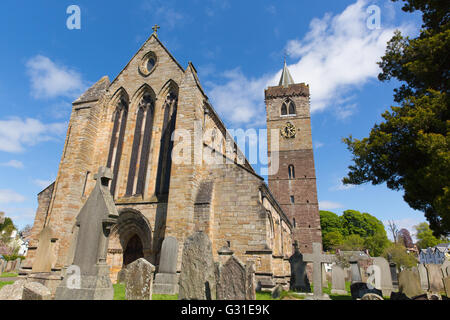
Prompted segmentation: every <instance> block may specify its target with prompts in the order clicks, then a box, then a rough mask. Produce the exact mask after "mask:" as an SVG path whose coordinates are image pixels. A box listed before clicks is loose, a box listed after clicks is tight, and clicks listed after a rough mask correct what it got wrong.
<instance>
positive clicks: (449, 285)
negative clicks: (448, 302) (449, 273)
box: [442, 277, 450, 299]
mask: <svg viewBox="0 0 450 320" xmlns="http://www.w3.org/2000/svg"><path fill="white" fill-rule="evenodd" d="M442 282H444V288H445V294H446V295H447V298H449V299H450V277H445V278H444V279H442Z"/></svg>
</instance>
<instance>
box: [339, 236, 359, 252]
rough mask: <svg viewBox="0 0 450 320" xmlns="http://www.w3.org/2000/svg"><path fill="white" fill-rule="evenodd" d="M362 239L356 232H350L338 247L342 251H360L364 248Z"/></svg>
mask: <svg viewBox="0 0 450 320" xmlns="http://www.w3.org/2000/svg"><path fill="white" fill-rule="evenodd" d="M364 247H365V245H364V239H363V238H362V237H361V236H360V235H358V234H351V235H349V236H347V237H345V239H344V241H343V242H342V244H341V245H340V246H339V249H341V250H344V251H361V250H364Z"/></svg>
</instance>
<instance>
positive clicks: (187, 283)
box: [178, 232, 216, 300]
mask: <svg viewBox="0 0 450 320" xmlns="http://www.w3.org/2000/svg"><path fill="white" fill-rule="evenodd" d="M178 286H179V294H178V298H179V299H180V300H216V276H215V265H214V259H213V253H212V245H211V240H209V238H208V236H207V235H206V234H205V233H203V232H196V233H194V234H193V235H191V236H190V237H188V238H187V239H186V241H185V242H184V247H183V256H182V263H181V274H180V279H179V281H178Z"/></svg>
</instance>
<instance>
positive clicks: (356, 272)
mask: <svg viewBox="0 0 450 320" xmlns="http://www.w3.org/2000/svg"><path fill="white" fill-rule="evenodd" d="M349 262H350V272H351V279H352V283H356V282H362V277H361V270H360V269H359V264H358V260H350V261H349Z"/></svg>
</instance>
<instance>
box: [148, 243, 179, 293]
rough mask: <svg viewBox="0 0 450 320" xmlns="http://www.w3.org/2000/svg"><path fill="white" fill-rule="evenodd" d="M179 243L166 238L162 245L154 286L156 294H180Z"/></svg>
mask: <svg viewBox="0 0 450 320" xmlns="http://www.w3.org/2000/svg"><path fill="white" fill-rule="evenodd" d="M177 259H178V241H177V239H176V238H174V237H166V238H165V239H164V241H163V243H162V248H161V256H160V259H159V261H160V262H159V268H158V273H157V274H156V277H155V283H154V284H153V292H154V293H155V294H170V295H174V294H176V293H177V292H178V283H177V282H178V281H177V280H178V278H177Z"/></svg>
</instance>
